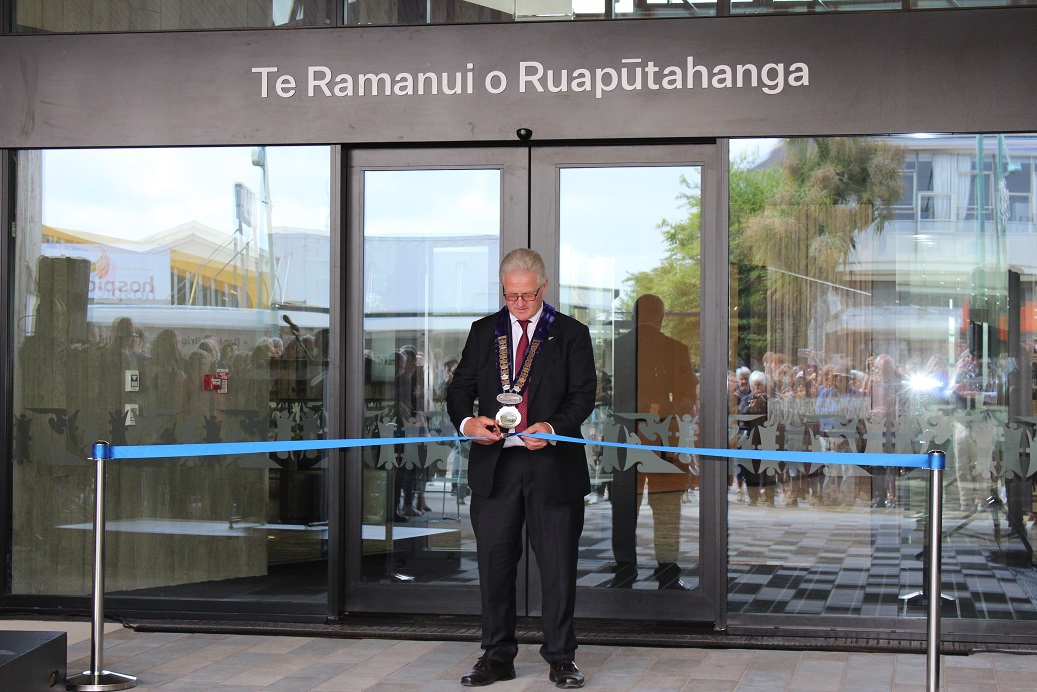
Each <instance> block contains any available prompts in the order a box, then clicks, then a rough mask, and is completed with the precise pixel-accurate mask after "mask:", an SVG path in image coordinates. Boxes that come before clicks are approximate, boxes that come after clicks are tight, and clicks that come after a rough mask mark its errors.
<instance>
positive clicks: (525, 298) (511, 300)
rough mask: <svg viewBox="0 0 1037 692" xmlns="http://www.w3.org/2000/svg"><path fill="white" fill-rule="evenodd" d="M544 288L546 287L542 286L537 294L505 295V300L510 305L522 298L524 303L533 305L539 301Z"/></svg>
mask: <svg viewBox="0 0 1037 692" xmlns="http://www.w3.org/2000/svg"><path fill="white" fill-rule="evenodd" d="M543 287H544V285H543V284H541V285H540V288H538V289H537V290H536V293H505V294H504V300H506V301H508V302H509V303H514V302H515V301H516V300H518V299H519V298H521V299H522V300H523V301H525V302H527V303H531V302H533V301H534V300H536V299H537V296H539V295H540V289H542V288H543Z"/></svg>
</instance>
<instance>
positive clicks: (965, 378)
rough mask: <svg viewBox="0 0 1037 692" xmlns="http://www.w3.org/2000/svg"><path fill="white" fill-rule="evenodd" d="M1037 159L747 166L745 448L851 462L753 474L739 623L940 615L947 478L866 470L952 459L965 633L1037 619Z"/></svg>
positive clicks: (796, 151)
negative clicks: (977, 623)
mask: <svg viewBox="0 0 1037 692" xmlns="http://www.w3.org/2000/svg"><path fill="white" fill-rule="evenodd" d="M742 144H744V143H742ZM735 148H736V147H735V146H733V147H732V149H735ZM1035 157H1037V138H1035V137H1032V136H998V135H988V136H978V137H977V136H972V137H950V136H946V137H945V136H940V137H932V136H929V137H922V136H918V137H900V138H870V139H869V138H829V139H802V140H786V141H784V142H782V143H780V144H779V145H778V146H777V148H776V151H774V152H772V153H771V155H770V156H768V157H767V158H766V162H765V163H762V164H757V163H756V160H755V159H752V158H749V159H746V158H736V159H734V160H733V161H732V169H731V208H730V218H731V227H730V247H731V258H730V259H731V290H732V303H731V304H732V316H731V318H732V324H733V325H735V326H736V331H735V332H734V333H733V334H732V341H731V363H730V373H729V382H730V416H729V428H730V433H731V437H730V440H731V445H732V446H733V447H738V448H742V449H750V448H756V449H767V450H786V451H803V452H808V451H814V452H818V451H827V452H840V453H843V454H845V455H846V456H847V463H845V464H829V465H820V464H816V463H812V462H811V461H810V459H809V457H807V456H806V455H804V460H803V462H799V463H788V464H786V463H776V462H739V463H737V464H735V465H733V466H732V469H731V484H730V496H729V497H730V507H729V510H730V511H729V516H730V527H731V532H730V537H731V539H730V559H729V571H730V575H731V587H730V588H731V592H730V595H729V603H730V604H731V608H732V610H733V611H735V612H749V613H759V612H774V613H815V614H824V615H877V616H908V617H915V616H917V617H921V616H923V615H924V607H922V606H923V604H921V603H918V602H915V600H914V599H911V598H906V596H907V595H908V594H910V593H912V592H915V591H917V590H918V588H919V587H920V585H921V580H922V564H921V557H922V554H923V552H922V544H923V535H924V522H923V519H924V515H925V511H926V507H927V505H926V491H925V487H926V482H927V472H926V471H923V470H917V469H915V470H912V469H906V468H905V469H899V468H883V467H869V466H859V465H855V464H853V455H854V454H857V453H861V452H868V453H871V452H877V453H924V452H927V451H931V450H942V451H944V452H946V454H947V473H946V476H945V481H946V487H945V493H944V497H945V508H944V509H945V515H944V523H943V526H944V532H945V533H944V536H945V547H944V571H943V579H944V591H945V593H948V594H949V595H951V596H953V597H954V599H955V600H954V608H955V609H956V611H955V612H956V615H957V616H958V617H962V618H980V619H1007V620H1032V619H1037V596H1035V595H1034V594H1037V590H1035V589H1034V588H1033V587H1034V585H1035V584H1037V571H1035V570H1034V568H1033V557H1034V556H1033V548H1032V545H1033V539H1034V537H1035V536H1034V531H1033V520H1034V514H1033V479H1034V473H1035V472H1037V464H1034V462H1033V461H1032V459H1031V456H1032V455H1031V452H1030V451H1028V450H1031V449H1033V448H1034V446H1033V445H1032V441H1033V437H1034V434H1035V429H1034V425H1035V422H1037V417H1035V415H1034V414H1035V408H1034V392H1035V391H1037V388H1035V387H1033V386H1031V385H1032V384H1033V382H1034V380H1033V372H1034V367H1033V359H1034V353H1035V345H1037V341H1035V337H1037V332H1035V326H1034V295H1033V293H1034V282H1035V277H1037V270H1035V266H1037V254H1035V250H1034V245H1033V242H1032V235H1033V233H1034V232H1035V231H1037V228H1035V227H1034V225H1033V221H1032V219H1033V218H1034V216H1033V213H1034V198H1035V194H1034V193H1035V190H1034V187H1033V186H1034V184H1035V183H1034V176H1033V164H1034V160H1035ZM901 596H905V598H901ZM945 613H946V611H945Z"/></svg>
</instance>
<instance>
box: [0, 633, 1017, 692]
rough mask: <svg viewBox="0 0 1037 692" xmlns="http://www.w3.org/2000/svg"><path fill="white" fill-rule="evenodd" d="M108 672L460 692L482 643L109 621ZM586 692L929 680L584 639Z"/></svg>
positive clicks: (976, 658)
mask: <svg viewBox="0 0 1037 692" xmlns="http://www.w3.org/2000/svg"><path fill="white" fill-rule="evenodd" d="M0 628H3V629H14V630H18V629H21V630H25V629H34V630H41V629H43V630H48V631H60V630H62V629H65V630H66V631H68V633H69V640H68V641H69V645H68V670H69V673H70V674H74V673H76V672H78V671H82V670H85V669H86V668H89V666H90V649H91V642H90V631H89V623H83V622H71V623H64V622H54V621H48V622H37V621H29V622H25V621H13V620H8V621H0ZM104 642H105V651H104V660H103V663H104V668H105V669H106V670H110V671H115V672H118V673H122V674H124V675H132V676H135V677H136V678H137V680H138V684H137V687H136V688H134V689H137V690H141V691H146V690H164V691H168V692H172V691H174V690H185V691H187V690H190V691H192V692H194V691H197V690H224V691H227V692H230V691H235V690H236V691H240V692H244V691H246V690H252V691H257V692H258V691H260V690H264V691H270V692H272V691H274V690H280V691H283V692H306V691H308V690H319V691H326V692H352V691H354V690H356V691H359V690H385V691H391V692H411V691H413V692H417V691H419V690H421V691H427V692H435V691H437V690H460V689H462V687H461V685H460V682H459V681H460V678H461V676H462V675H463V674H464V672H465V671H466V670H467V669H468V668H469V666H470V665H471V664H472V663H474V662H475V659H476V658H477V657H478V655H479V647H478V644H475V643H470V642H436V641H432V642H428V641H405V640H381V639H317V638H309V637H284V636H257V635H222V634H174V633H139V632H134V631H133V630H130V629H125V628H123V627H121V626H120V625H117V624H108V625H107V627H106V634H105V640H104ZM577 663H578V664H579V665H580V667H581V668H582V669H583V671H584V672H585V673H586V674H587V685H586V689H596V690H613V691H619V690H645V691H649V690H651V691H654V692H662V691H667V690H683V691H686V692H692V691H696V690H702V691H703V692H706V691H708V692H720V691H723V690H740V691H742V690H744V691H753V690H760V691H764V690H765V691H767V692H774V691H777V690H802V691H818V692H819V691H827V690H831V691H833V692H835V691H839V690H846V691H847V692H850V691H852V692H871V691H878V690H890V691H895V692H910V691H914V690H919V691H921V690H924V689H925V687H926V676H925V658H924V656H922V655H920V654H889V653H844V652H823V651H775V650H751V649H695V648H648V647H645V648H638V647H628V646H623V647H610V646H597V645H594V646H583V647H580V649H579V651H578V652H577ZM516 670H517V673H518V677H517V679H516V680H513V681H508V682H501V683H496V684H495V685H493V689H494V690H500V691H501V692H506V691H507V690H513V691H514V690H550V689H555V688H554V686H553V685H552V684H551V683H550V682H549V681H548V679H547V666H546V665H545V664H544V663H543V661H542V660H541V659H540V655H539V654H538V652H537V649H536V647H535V646H532V645H528V646H526V645H524V646H521V647H520V653H519V658H518V659H517V661H516ZM1035 676H1037V653H1028V654H1005V653H977V654H972V655H969V656H944V657H943V658H942V673H941V678H942V683H943V684H942V686H941V689H942V690H945V691H946V692H953V691H955V690H960V691H968V692H972V691H974V690H985V691H987V692H1008V691H1009V690H1011V691H1021V690H1032V689H1033V680H1034V679H1035Z"/></svg>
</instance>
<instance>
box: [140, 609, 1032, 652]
mask: <svg viewBox="0 0 1037 692" xmlns="http://www.w3.org/2000/svg"><path fill="white" fill-rule="evenodd" d="M125 624H126V626H127V627H129V628H131V629H133V630H134V631H137V632H180V633H192V634H194V633H197V634H249V635H263V636H290V637H327V638H343V639H361V638H363V639H408V640H418V641H468V642H478V641H479V640H480V635H481V629H480V626H479V622H478V620H477V619H473V618H463V617H435V616H433V617H425V618H421V619H417V618H399V617H390V616H385V617H373V616H363V617H357V616H351V617H348V618H343V619H340V620H329V621H327V622H323V623H312V622H238V621H217V620H136V621H129V620H127V621H125ZM576 631H577V633H578V634H577V637H578V639H579V643H580V644H583V645H589V644H599V645H603V646H650V647H660V646H661V647H677V648H680V647H683V648H704V649H706V648H708V649H779V650H780V649H786V650H811V651H854V652H880V653H917V654H924V653H925V639H924V638H918V639H910V638H903V639H897V638H891V637H872V636H867V635H863V636H862V635H860V634H857V633H855V635H854V636H846V635H844V636H838V635H831V636H802V635H796V634H794V633H790V634H788V635H778V634H768V635H748V634H730V633H725V632H715V631H713V630H712V628H711V627H708V626H675V625H671V624H662V623H634V622H625V623H623V626H622V628H620V627H616V626H614V625H613V626H610V625H609V624H608V623H601V622H599V621H592V620H588V621H580V622H577V623H576ZM517 637H518V641H519V642H520V643H522V644H541V643H543V634H542V633H541V632H540V631H539V629H537V626H536V621H535V620H528V621H526V622H521V621H520V623H519V629H518V631H517ZM991 650H998V651H1006V652H1020V653H1021V652H1031V653H1032V652H1037V644H1034V643H1022V644H1014V643H1010V644H1005V643H1003V642H999V643H997V644H993V645H992V644H991V643H989V642H986V643H981V642H960V641H944V642H942V643H941V645H940V651H941V653H943V654H948V655H968V654H971V653H975V652H979V651H991Z"/></svg>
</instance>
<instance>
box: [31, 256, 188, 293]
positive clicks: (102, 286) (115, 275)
mask: <svg viewBox="0 0 1037 692" xmlns="http://www.w3.org/2000/svg"><path fill="white" fill-rule="evenodd" d="M42 249H43V255H45V256H47V257H85V258H86V259H88V260H90V285H89V293H88V296H87V297H88V298H89V300H90V302H91V303H95V304H99V303H161V304H165V305H168V304H169V302H170V289H169V276H170V274H169V271H170V265H169V252H168V251H165V250H164V251H160V252H156V253H143V252H133V251H132V250H124V249H121V248H116V247H112V246H110V245H86V244H84V245H79V244H76V245H69V244H60V243H44V244H43V247H42Z"/></svg>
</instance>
